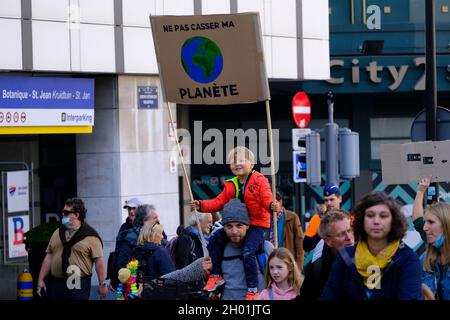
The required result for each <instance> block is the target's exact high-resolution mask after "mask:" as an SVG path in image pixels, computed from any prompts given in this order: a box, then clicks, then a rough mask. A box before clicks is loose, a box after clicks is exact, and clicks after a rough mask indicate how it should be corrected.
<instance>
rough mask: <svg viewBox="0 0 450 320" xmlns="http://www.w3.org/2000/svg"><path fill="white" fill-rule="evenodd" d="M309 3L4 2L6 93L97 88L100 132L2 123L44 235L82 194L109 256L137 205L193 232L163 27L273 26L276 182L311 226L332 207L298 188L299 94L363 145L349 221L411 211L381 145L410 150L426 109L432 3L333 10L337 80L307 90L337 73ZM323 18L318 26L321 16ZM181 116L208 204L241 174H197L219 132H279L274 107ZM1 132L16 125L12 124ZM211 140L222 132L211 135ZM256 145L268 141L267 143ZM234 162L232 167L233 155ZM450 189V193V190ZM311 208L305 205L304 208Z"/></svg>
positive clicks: (195, 182) (6, 272)
mask: <svg viewBox="0 0 450 320" xmlns="http://www.w3.org/2000/svg"><path fill="white" fill-rule="evenodd" d="M307 1H308V0H283V1H274V0H96V1H88V0H3V1H1V2H0V38H1V39H2V50H0V77H2V79H6V80H3V81H7V80H8V79H13V78H16V80H15V81H19V82H20V81H24V82H26V81H25V80H24V79H26V78H36V79H37V81H39V79H40V78H51V79H53V80H54V81H57V80H58V79H69V81H70V79H91V80H93V82H94V99H93V103H94V120H93V121H94V122H93V126H91V127H92V128H91V131H92V132H91V133H89V132H85V133H80V131H78V132H74V131H70V130H69V129H67V128H66V129H64V130H63V129H56V128H55V127H59V126H54V127H53V128H48V127H46V128H45V129H42V128H41V129H36V128H34V130H35V131H33V130H31V131H30V130H29V131H24V129H23V128H22V129H21V128H20V126H19V125H18V126H16V128H15V129H14V130H13V129H11V126H6V124H5V122H3V123H2V122H1V121H0V133H1V135H0V150H1V152H0V169H1V171H8V170H17V169H19V167H20V166H17V163H22V162H24V163H26V164H28V165H30V166H31V164H32V165H33V166H32V167H33V170H32V173H31V176H32V177H33V179H32V180H33V185H32V186H33V188H32V192H33V198H32V199H33V202H32V208H33V210H32V211H31V212H33V215H32V217H31V222H32V223H31V224H32V226H33V225H34V226H35V225H38V224H40V223H43V222H45V221H46V220H48V219H51V218H52V217H57V216H59V212H60V210H61V209H62V207H63V203H64V200H65V199H66V198H68V197H72V196H75V195H78V196H80V197H81V198H83V199H84V200H85V201H86V205H87V208H88V213H87V220H88V221H89V222H90V223H91V224H92V225H93V226H94V227H95V228H96V229H97V230H98V231H99V233H100V235H101V236H102V238H103V240H104V244H105V250H104V253H105V256H106V257H107V256H108V253H109V252H110V251H111V250H112V249H113V246H114V239H115V235H116V232H117V230H118V228H119V226H120V224H121V223H122V222H123V221H124V219H125V217H126V212H125V211H124V210H123V209H122V205H123V202H124V200H126V199H129V198H132V197H139V198H140V199H141V200H143V201H144V202H148V203H152V204H154V205H155V206H156V208H157V210H158V212H159V214H160V216H161V221H162V223H163V224H164V227H165V230H166V232H167V234H168V235H169V236H172V235H174V234H175V230H176V227H177V226H178V225H179V224H180V223H183V222H184V221H186V220H185V219H184V217H185V216H186V214H187V213H188V212H189V207H188V205H187V203H188V202H189V200H190V196H189V192H188V188H187V186H186V183H185V181H184V180H183V178H182V176H181V170H180V168H178V170H177V168H176V164H174V163H175V162H176V161H177V160H176V159H177V152H176V148H175V143H174V140H173V134H172V132H171V130H170V118H169V114H168V110H167V108H168V104H167V103H166V102H165V101H163V97H162V91H161V83H160V80H159V76H158V65H157V61H156V56H155V51H154V44H153V39H152V32H151V28H150V23H149V15H192V14H218V13H238V12H248V11H256V12H259V13H260V21H261V26H262V36H263V45H264V54H265V61H266V68H267V73H268V76H269V85H270V90H271V97H272V99H271V101H270V104H271V112H272V122H273V127H274V129H276V130H277V131H276V133H275V135H274V137H275V138H276V141H278V142H279V143H278V144H277V147H276V150H278V151H277V152H276V155H277V159H276V163H277V177H276V180H277V186H278V188H279V189H280V190H281V191H282V192H283V193H284V195H285V205H286V207H288V208H291V209H294V210H295V211H297V212H299V213H300V211H302V210H301V208H304V209H305V210H303V211H304V212H301V213H302V214H305V212H306V211H311V210H314V208H315V203H316V202H318V201H320V191H319V189H317V188H316V189H314V188H309V187H306V188H305V189H303V187H302V188H300V186H299V185H298V184H294V183H293V181H292V148H291V129H292V128H294V126H295V125H294V122H293V120H292V114H291V101H292V97H293V95H294V94H295V92H297V91H305V92H306V93H308V94H309V96H310V99H311V104H312V120H311V123H310V126H309V127H311V128H312V129H320V128H322V127H323V125H324V124H325V123H326V121H327V104H326V94H327V92H328V91H330V90H332V91H333V92H334V93H335V96H336V100H335V119H336V122H337V123H338V124H339V126H341V127H348V128H350V129H351V130H353V131H356V132H358V133H359V135H360V151H361V155H360V157H361V158H360V160H361V161H360V162H361V177H360V178H358V179H356V180H355V181H354V182H344V183H343V184H342V186H341V189H342V190H343V192H344V201H345V203H346V206H347V208H349V207H350V206H351V204H352V202H353V201H354V200H355V199H356V198H357V197H359V195H361V194H363V193H365V192H366V191H369V190H372V189H377V190H386V191H388V192H389V193H391V194H392V195H395V196H397V197H399V198H400V199H401V200H402V201H403V202H404V203H408V202H410V201H411V199H412V197H413V191H414V186H384V185H383V184H382V183H381V177H380V172H381V168H380V160H379V159H380V152H379V146H380V144H381V143H385V142H387V141H389V142H407V141H409V139H410V138H409V127H410V125H411V122H412V120H413V119H414V117H415V115H416V114H417V113H418V112H419V111H420V110H421V109H423V103H422V99H423V89H424V87H423V85H424V82H423V74H424V58H423V57H424V40H425V36H424V8H423V6H424V4H423V1H422V0H400V1H399V0H392V1H381V0H329V3H328V15H329V30H330V34H329V38H330V46H329V48H330V65H331V79H330V80H328V81H300V80H298V79H299V78H301V75H302V74H303V72H304V71H305V70H306V68H323V65H320V64H318V65H315V64H308V65H304V64H303V61H304V60H303V56H304V52H305V48H304V47H303V42H302V41H300V40H299V39H300V36H299V35H300V33H301V32H302V26H303V25H302V23H303V22H304V21H303V20H302V18H301V17H302V12H301V9H300V8H301V4H302V2H307ZM310 1H315V0H310ZM281 2H282V3H281ZM449 2H450V1H448V0H439V1H436V10H437V16H436V22H437V28H436V29H437V54H438V56H437V77H438V104H439V105H440V106H447V105H448V100H449V91H450V86H449V77H450V72H449V65H450V57H449V53H450V50H449V43H450V33H449V32H448V31H449V28H450V18H449V17H450V16H449V14H450V13H448V6H449V5H450V3H449ZM324 3H326V1H324ZM325 9H326V8H325ZM309 18H310V19H312V20H311V22H310V23H313V22H314V21H313V20H314V16H311V17H309ZM367 40H378V41H382V42H383V48H382V51H381V52H376V55H373V53H371V52H370V51H364V50H362V49H363V48H364V41H367ZM378 49H379V48H378ZM318 58H320V57H318ZM326 67H328V65H327V66H326ZM7 82H8V81H7ZM0 89H1V88H0ZM149 92H150V95H152V96H153V97H152V98H151V99H150V100H148V99H147V101H152V102H151V103H152V106H151V107H148V106H145V102H144V100H146V98H145V96H146V95H149ZM143 96H144V97H143ZM155 96H156V98H155ZM10 101H11V100H10ZM149 103H150V102H149ZM0 106H1V104H0ZM9 107H13V108H14V107H16V106H15V105H14V104H12V105H10V106H9ZM172 108H173V112H174V114H175V116H176V118H177V119H176V122H177V127H178V128H185V129H188V130H189V132H190V134H191V140H190V143H188V144H187V146H185V147H186V152H187V153H189V154H190V155H191V157H189V158H190V160H191V163H192V164H191V165H188V172H189V175H190V181H191V182H192V188H193V192H194V197H195V198H209V197H212V196H214V195H216V194H217V193H218V192H220V190H221V184H222V182H223V180H224V179H225V178H227V177H229V175H230V172H229V169H228V166H227V165H226V164H214V163H212V164H209V163H205V162H202V161H200V163H196V161H195V159H194V156H195V150H196V148H200V150H201V153H202V154H203V150H204V149H205V148H207V147H208V145H209V144H210V143H211V141H212V139H211V136H212V134H211V133H214V132H216V133H217V132H220V133H221V134H222V135H223V137H226V131H227V129H233V130H239V129H242V131H234V132H233V134H234V136H231V139H233V141H234V140H235V139H236V140H238V139H241V138H243V137H244V138H245V134H246V133H247V134H253V133H252V132H250V131H248V130H249V129H252V130H255V131H254V132H256V134H257V135H256V141H257V145H258V146H259V145H260V144H259V143H260V142H261V141H266V140H267V136H265V135H264V131H263V130H265V129H266V128H267V120H266V114H265V111H264V103H256V104H251V105H232V106H226V107H224V106H221V107H219V106H217V107H205V106H195V105H191V106H184V105H183V106H182V105H178V106H176V108H175V107H174V106H172ZM5 116H6V115H5ZM0 120H2V121H6V118H2V117H1V115H0ZM6 127H8V128H7V129H5V128H6ZM38 127H39V126H38ZM209 129H211V130H217V131H209V134H207V131H208V130H209ZM11 130H12V131H11ZM58 130H63V131H58ZM72 130H75V131H76V129H73V128H72ZM78 130H79V129H78ZM196 130H197V131H196ZM88 131H89V130H88ZM259 134H262V135H261V136H259ZM246 139H247V141H252V139H253V140H255V138H254V136H250V137H247V138H246ZM261 145H262V144H261ZM322 149H323V150H324V148H322ZM222 152H223V155H226V152H227V150H222ZM258 155H261V157H260V162H259V163H258V166H257V167H258V168H261V167H267V166H268V165H269V164H268V161H267V155H268V153H267V150H266V149H263V150H262V151H261V149H260V152H259V153H258ZM322 159H324V157H322ZM11 162H13V164H10V163H11ZM323 168H324V166H323ZM444 190H445V192H449V191H450V189H449V188H447V186H446V185H444ZM5 192H6V190H5V186H3V185H2V193H3V194H5ZM302 195H303V198H302V197H301V196H302ZM301 199H304V200H305V201H304V203H303V205H302V201H301ZM2 208H4V203H3V206H2ZM3 211H4V210H3V209H2V222H1V223H2V228H1V229H0V230H1V232H2V239H1V240H2V241H1V245H0V247H1V249H2V256H3V257H4V256H5V250H6V248H5V243H6V240H7V239H6V237H7V235H6V232H4V231H3V230H5V224H6V223H5V221H6V220H7V219H6V218H7V217H8V213H6V212H3ZM4 260H5V259H3V260H2V264H1V265H0V270H1V271H2V273H1V274H2V276H1V278H0V281H2V283H3V284H4V286H2V287H3V288H2V289H0V298H14V297H15V290H16V282H15V276H16V275H18V273H19V271H21V269H23V267H24V266H25V265H26V262H25V261H24V260H20V261H22V262H21V263H14V261H13V262H12V263H9V262H8V263H6V262H7V261H4ZM94 278H95V277H94Z"/></svg>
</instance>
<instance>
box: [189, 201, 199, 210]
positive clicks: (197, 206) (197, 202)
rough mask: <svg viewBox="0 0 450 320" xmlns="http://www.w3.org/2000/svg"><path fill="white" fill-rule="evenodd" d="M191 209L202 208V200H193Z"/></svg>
mask: <svg viewBox="0 0 450 320" xmlns="http://www.w3.org/2000/svg"><path fill="white" fill-rule="evenodd" d="M191 210H200V201H198V200H194V201H192V202H191Z"/></svg>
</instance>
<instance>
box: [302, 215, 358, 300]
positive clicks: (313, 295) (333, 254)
mask: <svg viewBox="0 0 450 320" xmlns="http://www.w3.org/2000/svg"><path fill="white" fill-rule="evenodd" d="M318 233H319V235H320V237H321V238H322V239H323V240H321V241H320V242H319V243H318V245H317V247H316V248H315V249H314V254H313V258H312V260H311V263H310V265H309V266H308V267H307V268H306V273H305V280H304V282H303V285H302V287H301V289H300V300H307V301H310V300H318V299H319V298H320V296H321V294H322V291H323V289H324V287H325V284H326V282H327V280H328V275H329V274H330V271H331V266H332V265H333V262H334V261H335V259H336V258H337V256H338V254H339V252H338V250H339V249H341V248H343V247H351V246H353V245H354V243H355V236H354V234H353V228H352V223H351V218H350V215H349V214H348V213H347V212H345V211H343V210H331V211H329V212H328V213H327V214H326V215H325V216H323V217H322V220H321V222H320V226H319V230H318Z"/></svg>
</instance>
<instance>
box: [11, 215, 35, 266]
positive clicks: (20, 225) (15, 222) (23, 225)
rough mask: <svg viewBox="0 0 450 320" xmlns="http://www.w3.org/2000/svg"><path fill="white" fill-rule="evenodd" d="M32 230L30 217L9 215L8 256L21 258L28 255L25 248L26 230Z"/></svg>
mask: <svg viewBox="0 0 450 320" xmlns="http://www.w3.org/2000/svg"><path fill="white" fill-rule="evenodd" d="M28 230H30V217H29V216H28V215H24V216H14V217H8V244H9V246H8V248H9V251H8V257H9V258H19V257H26V256H27V254H28V253H27V250H26V249H25V243H24V240H25V236H24V234H25V232H27V231H28Z"/></svg>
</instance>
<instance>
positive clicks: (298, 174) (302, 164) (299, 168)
mask: <svg viewBox="0 0 450 320" xmlns="http://www.w3.org/2000/svg"><path fill="white" fill-rule="evenodd" d="M292 155H293V158H292V163H293V180H294V182H297V183H298V182H306V153H305V151H293V153H292Z"/></svg>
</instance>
